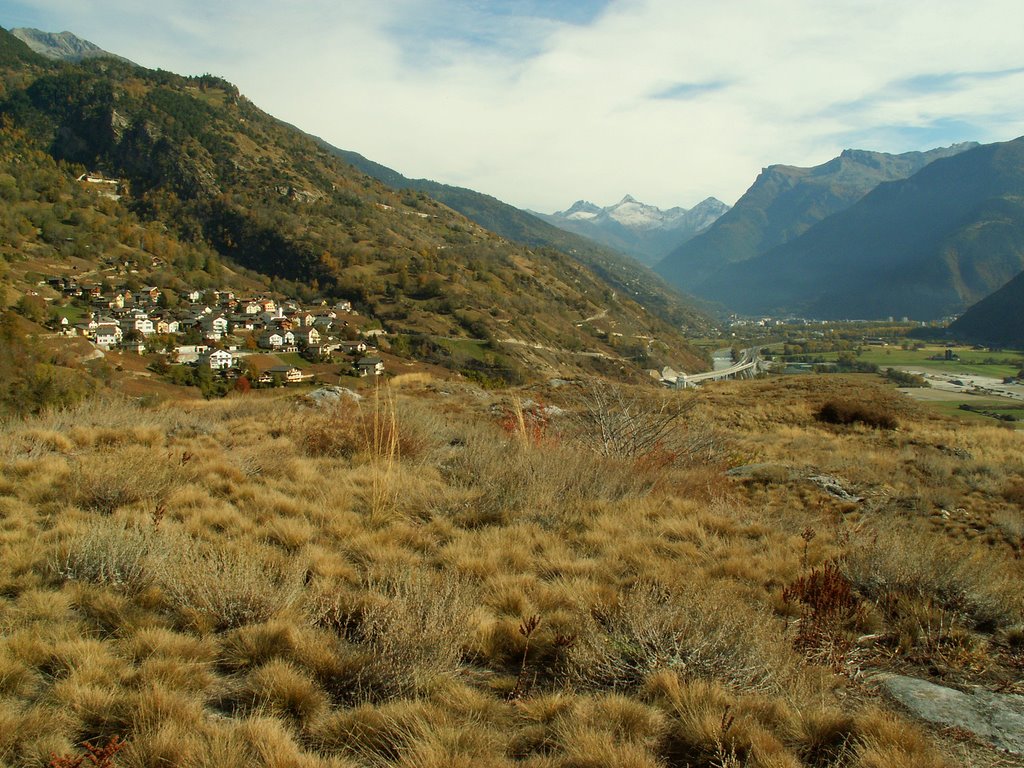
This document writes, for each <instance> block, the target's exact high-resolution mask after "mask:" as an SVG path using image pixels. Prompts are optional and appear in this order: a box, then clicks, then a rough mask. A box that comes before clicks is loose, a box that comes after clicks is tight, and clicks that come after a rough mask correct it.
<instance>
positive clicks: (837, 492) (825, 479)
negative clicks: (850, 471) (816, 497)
mask: <svg viewBox="0 0 1024 768" xmlns="http://www.w3.org/2000/svg"><path fill="white" fill-rule="evenodd" d="M807 479H808V480H810V481H811V482H812V483H814V484H815V485H816V486H818V487H819V488H821V490H823V491H824V492H825V493H827V494H828V495H829V496H835V497H836V498H837V499H841V500H842V501H851V502H858V501H864V497H863V496H855V495H854V494H852V493H850V492H849V491H848V490H846V489H845V488H843V481H842V480H840V479H839V478H838V477H833V476H832V475H811V476H810V477H808V478H807Z"/></svg>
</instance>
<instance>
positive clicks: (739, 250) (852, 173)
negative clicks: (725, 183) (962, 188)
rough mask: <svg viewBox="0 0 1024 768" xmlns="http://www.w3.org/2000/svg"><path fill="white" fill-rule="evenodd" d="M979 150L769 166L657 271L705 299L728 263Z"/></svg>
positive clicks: (860, 155) (853, 154) (848, 155)
mask: <svg viewBox="0 0 1024 768" xmlns="http://www.w3.org/2000/svg"><path fill="white" fill-rule="evenodd" d="M972 146H977V145H976V144H957V145H954V146H951V147H945V148H940V149H933V150H931V151H929V152H907V153H905V154H901V155H890V154H885V153H883V152H868V151H864V150H856V149H847V150H844V151H843V153H842V154H840V155H839V157H836V158H833V159H832V160H829V161H828V162H827V163H823V164H822V165H817V166H814V167H812V168H800V167H796V166H791V165H772V166H769V167H768V168H765V169H764V170H762V171H761V173H760V174H759V175H758V177H757V179H756V180H755V181H754V183H753V184H752V185H751V187H750V189H748V190H747V191H746V193H744V195H743V197H741V198H740V199H739V200H738V201H737V202H736V205H734V206H733V207H732V208H731V209H730V210H729V211H728V212H727V213H725V214H723V215H722V216H721V218H719V219H718V220H716V221H715V222H714V224H712V225H711V226H710V227H709V228H708V229H707V230H706V231H704V232H703V233H702V234H700V235H697V236H696V237H694V238H692V239H691V240H688V241H687V242H685V243H683V244H682V245H681V246H679V247H678V248H677V249H676V250H674V251H673V252H672V253H670V254H669V255H668V256H666V257H665V258H664V259H663V260H662V261H661V262H660V263H658V264H657V265H656V266H655V271H656V272H658V274H660V275H662V276H663V277H664V278H665V279H666V280H668V281H669V282H670V283H672V284H673V285H675V286H677V287H679V288H680V289H682V290H684V291H688V292H693V293H695V294H696V295H698V296H705V292H704V291H703V290H702V287H701V286H702V283H703V282H704V281H705V280H706V279H707V278H708V277H710V276H711V275H713V274H714V273H715V272H716V271H717V270H718V269H719V268H721V267H722V265H724V264H727V263H730V262H739V261H746V260H747V259H752V258H754V257H756V256H759V255H761V254H763V253H767V252H768V251H769V250H771V249H772V248H774V247H776V246H778V245H781V244H783V243H786V242H789V241H790V240H792V239H794V238H796V237H799V236H800V235H802V234H803V233H804V232H806V231H807V230H808V229H810V228H811V227H812V226H813V225H814V224H816V223H818V222H819V221H822V220H823V219H825V218H827V217H828V216H831V215H832V214H834V213H838V212H839V211H842V210H845V209H846V208H849V207H850V206H851V205H853V204H854V203H856V202H857V201H858V200H860V199H861V198H862V197H863V196H864V195H866V194H867V193H868V192H870V191H871V190H872V189H874V188H875V187H876V186H878V185H879V184H880V183H882V182H884V181H894V180H897V179H904V178H907V177H908V176H911V175H913V174H914V173H916V172H917V171H919V170H920V169H921V168H923V167H925V166H926V165H927V164H928V163H930V162H932V161H933V160H937V159H939V158H942V157H949V156H951V155H955V154H957V153H959V152H963V151H964V150H966V149H969V148H970V147H972ZM708 298H710V297H708Z"/></svg>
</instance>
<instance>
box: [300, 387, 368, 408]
mask: <svg viewBox="0 0 1024 768" xmlns="http://www.w3.org/2000/svg"><path fill="white" fill-rule="evenodd" d="M342 398H349V399H351V400H355V401H359V400H362V399H363V396H362V395H360V394H358V393H357V392H353V391H352V390H351V389H347V388H346V387H333V386H332V387H320V389H315V390H313V391H312V392H310V393H309V394H308V395H306V397H305V399H306V400H307V401H308V402H309V403H310V404H312V405H315V406H316V407H318V408H323V407H324V406H328V405H336V404H337V403H340V402H341V400H342Z"/></svg>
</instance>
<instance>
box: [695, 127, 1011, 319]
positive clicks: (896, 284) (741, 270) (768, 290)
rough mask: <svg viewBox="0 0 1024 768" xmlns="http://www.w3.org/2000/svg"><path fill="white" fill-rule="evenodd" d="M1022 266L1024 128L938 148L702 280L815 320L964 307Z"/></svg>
mask: <svg viewBox="0 0 1024 768" xmlns="http://www.w3.org/2000/svg"><path fill="white" fill-rule="evenodd" d="M1021 269H1024V137H1022V138H1018V139H1014V140H1012V141H1008V142H999V143H995V144H985V145H978V146H975V147H973V148H971V149H968V150H966V151H963V152H960V153H957V154H955V155H951V156H949V157H944V158H938V159H936V160H934V161H933V162H931V163H929V164H928V165H926V166H925V167H923V168H922V169H921V170H920V171H918V172H917V173H916V174H914V175H913V176H910V177H909V178H906V179H902V180H898V181H890V182H885V183H883V184H879V185H878V186H877V187H876V188H875V189H873V190H872V191H871V192H869V193H868V194H867V195H865V196H864V197H863V198H862V199H861V200H859V201H858V202H857V203H855V204H854V205H852V206H850V207H849V208H848V209H846V210H843V211H840V212H838V213H835V214H833V215H832V216H829V217H828V218H826V219H823V220H822V221H820V222H819V223H817V224H815V225H814V226H813V227H811V228H810V229H808V230H807V231H806V232H805V233H804V234H803V235H801V236H800V237H798V238H796V239H794V240H792V241H790V242H787V243H784V244H782V245H779V246H777V247H775V248H773V249H772V250H770V251H768V252H767V253H764V254H761V255H759V256H757V257H755V258H753V259H748V260H746V261H743V262H736V263H732V264H729V265H726V266H725V267H723V268H722V269H721V270H719V271H718V272H717V273H716V274H714V275H713V276H712V277H711V278H709V279H707V280H706V281H705V282H704V284H703V286H702V290H703V291H704V293H705V295H707V296H708V297H710V298H713V299H715V300H718V301H721V302H722V303H724V304H726V305H727V306H730V307H731V308H733V309H735V310H737V311H740V312H744V313H753V314H761V313H766V314H775V313H795V314H803V315H805V316H809V317H815V318H820V319H839V318H851V317H856V318H879V317H886V316H889V315H893V316H908V317H912V318H915V319H918V320H931V319H937V318H940V317H944V316H947V315H951V314H956V313H958V312H961V311H963V310H964V308H966V307H967V306H970V305H971V304H974V303H975V302H977V301H979V300H980V299H982V298H983V297H985V296H987V295H988V294H989V293H991V292H993V291H994V290H996V289H997V288H998V287H1000V286H1001V285H1003V284H1004V283H1005V282H1007V281H1008V280H1010V279H1011V278H1012V277H1013V276H1014V275H1016V274H1017V273H1018V272H1019V271H1021Z"/></svg>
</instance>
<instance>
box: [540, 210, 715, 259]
mask: <svg viewBox="0 0 1024 768" xmlns="http://www.w3.org/2000/svg"><path fill="white" fill-rule="evenodd" d="M728 210H729V206H727V205H726V204H725V203H723V202H722V201H721V200H716V199H715V198H713V197H709V198H707V199H706V200H702V201H701V202H700V203H698V204H697V205H695V206H694V207H693V208H691V209H689V210H687V209H686V208H679V207H676V208H669V209H668V210H667V211H663V210H661V209H660V208H658V207H657V206H654V205H646V204H644V203H641V202H639V201H638V200H636V199H635V198H633V197H631V196H630V195H626V196H625V197H624V198H622V200H621V201H620V202H618V203H616V204H615V205H609V206H608V207H606V208H600V207H598V206H596V205H594V204H593V203H591V202H588V201H586V200H578V201H576V202H575V203H573V205H572V206H571V207H569V208H567V209H566V210H564V211H557V212H555V213H552V214H544V213H535V212H534V216H537V217H538V218H541V219H543V220H544V221H546V222H548V223H549V224H554V225H555V226H556V227H559V228H561V229H564V230H566V231H567V232H574V233H576V234H577V235H583V236H584V237H589V238H590V239H591V240H594V241H595V242H598V243H601V244H603V245H606V246H608V247H609V248H614V249H615V250H617V251H621V252H622V253H625V254H628V255H630V256H632V257H633V258H635V259H636V260H637V261H639V262H641V263H642V264H646V265H648V266H650V265H653V264H656V263H658V262H659V261H660V260H661V259H662V258H664V256H665V254H667V253H669V252H670V251H672V250H673V249H674V248H676V247H678V246H679V245H681V244H682V243H684V242H686V241H687V240H689V239H690V238H692V237H694V236H695V235H697V234H698V233H700V232H702V231H704V230H705V229H707V228H708V227H709V226H711V224H712V223H714V222H715V220H717V219H718V218H719V217H720V216H722V215H723V214H724V213H725V212H726V211H728Z"/></svg>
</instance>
